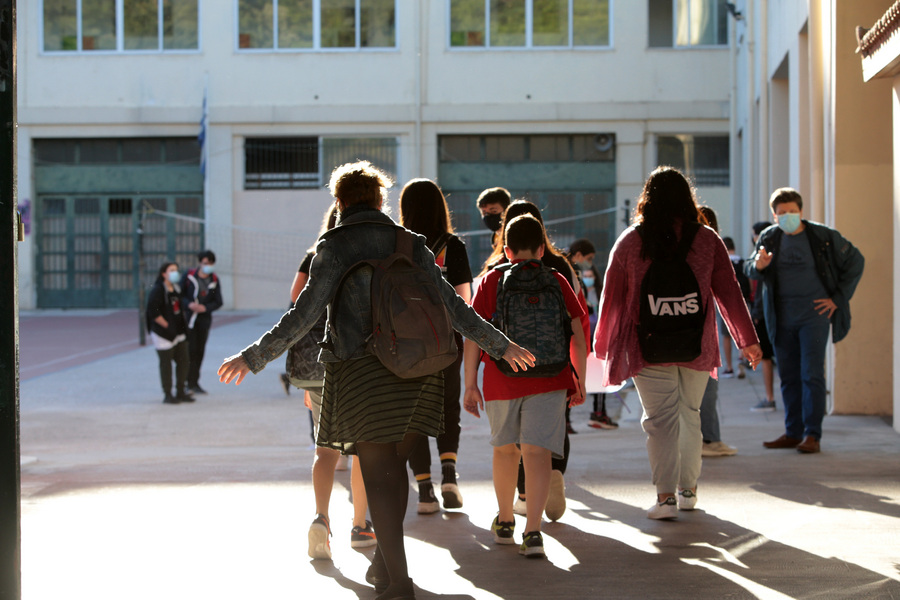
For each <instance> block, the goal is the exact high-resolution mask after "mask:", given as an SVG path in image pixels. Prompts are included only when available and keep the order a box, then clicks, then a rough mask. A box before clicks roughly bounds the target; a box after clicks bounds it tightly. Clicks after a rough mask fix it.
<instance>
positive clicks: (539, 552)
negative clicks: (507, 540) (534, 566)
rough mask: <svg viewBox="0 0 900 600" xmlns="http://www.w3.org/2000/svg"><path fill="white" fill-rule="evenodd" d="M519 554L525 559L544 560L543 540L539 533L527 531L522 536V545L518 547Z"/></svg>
mask: <svg viewBox="0 0 900 600" xmlns="http://www.w3.org/2000/svg"><path fill="white" fill-rule="evenodd" d="M519 554H521V555H522V556H524V557H525V558H544V557H545V556H547V555H546V554H545V553H544V538H543V537H542V536H541V532H540V531H529V532H528V533H526V534H525V535H523V536H522V545H521V546H519Z"/></svg>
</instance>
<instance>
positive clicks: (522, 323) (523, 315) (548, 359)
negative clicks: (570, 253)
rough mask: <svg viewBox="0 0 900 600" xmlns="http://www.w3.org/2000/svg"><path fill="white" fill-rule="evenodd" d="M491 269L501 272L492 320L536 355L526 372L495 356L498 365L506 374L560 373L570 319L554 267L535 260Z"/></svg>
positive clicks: (566, 351)
mask: <svg viewBox="0 0 900 600" xmlns="http://www.w3.org/2000/svg"><path fill="white" fill-rule="evenodd" d="M494 270H495V271H500V279H499V281H498V282H497V310H496V312H495V313H494V316H493V318H492V319H491V322H492V323H493V324H494V326H495V327H497V329H499V330H500V331H502V332H503V333H505V334H506V337H508V338H509V339H511V340H512V341H514V342H515V343H516V344H518V345H520V346H522V347H523V348H526V349H527V350H530V351H531V353H532V354H534V358H535V363H534V366H533V367H531V368H530V369H528V370H527V371H521V370H520V371H518V372H516V371H513V370H512V367H510V366H509V363H507V362H506V361H505V360H498V359H494V362H495V363H496V364H497V368H498V369H500V372H501V373H503V374H504V375H507V376H509V377H553V376H555V375H559V374H560V373H561V372H562V370H563V369H565V368H566V367H567V366H568V365H569V340H570V338H571V337H572V319H571V317H569V313H568V311H566V301H565V298H564V297H563V293H562V288H561V287H560V285H559V281H558V280H557V279H556V276H555V275H554V273H556V270H555V269H551V268H550V267H548V266H546V265H544V264H542V263H541V262H540V261H538V260H526V261H522V262H519V263H516V264H510V263H506V264H503V265H500V266H498V267H494Z"/></svg>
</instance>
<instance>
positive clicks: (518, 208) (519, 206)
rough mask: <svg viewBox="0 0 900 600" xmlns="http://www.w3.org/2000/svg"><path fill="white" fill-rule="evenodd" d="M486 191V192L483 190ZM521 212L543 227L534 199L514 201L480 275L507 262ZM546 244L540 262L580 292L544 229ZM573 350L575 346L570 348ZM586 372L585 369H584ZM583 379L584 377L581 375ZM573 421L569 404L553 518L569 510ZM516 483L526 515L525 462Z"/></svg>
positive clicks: (557, 460)
mask: <svg viewBox="0 0 900 600" xmlns="http://www.w3.org/2000/svg"><path fill="white" fill-rule="evenodd" d="M494 189H501V190H502V189H503V188H494ZM483 195H484V194H483ZM522 215H531V216H532V217H534V218H535V219H537V220H538V222H539V223H541V227H543V223H544V218H543V216H541V211H540V209H539V208H538V207H537V205H535V204H534V203H533V202H530V201H528V200H516V201H514V202H513V203H512V204H510V205H509V206H508V207H507V209H506V211H505V212H504V213H503V215H502V219H501V227H500V229H499V230H498V231H497V234H496V235H495V236H494V248H493V250H492V251H491V254H490V256H488V258H487V260H486V261H485V263H484V264H485V266H484V268H483V269H482V271H481V273H479V277H483V276H485V275H487V273H488V272H489V271H490V270H491V269H492V268H494V267H497V266H498V265H502V264H504V263H507V262H509V259H508V258H507V257H506V254H505V250H504V247H505V246H506V226H507V225H508V224H509V223H511V222H512V221H513V220H514V219H515V218H516V217H520V216H522ZM543 239H544V241H543V245H544V254H543V257H542V258H541V263H542V264H544V265H545V266H547V267H550V268H551V269H556V271H557V272H558V273H559V274H560V275H562V276H563V277H564V278H565V280H566V283H568V284H569V287H571V288H572V290H573V291H574V292H575V295H576V296H578V294H579V293H580V290H581V285H580V284H579V282H578V277H576V276H575V270H574V269H573V268H572V265H571V263H570V262H569V261H568V259H567V258H566V256H565V255H564V254H563V253H562V252H561V251H560V250H559V249H557V248H556V246H554V245H553V242H552V241H551V240H550V236H549V235H547V230H546V229H544V230H543ZM570 350H571V351H572V352H574V350H575V349H574V347H572V348H571V349H570ZM581 373H584V371H581ZM582 381H583V378H582ZM570 433H571V431H570V425H569V409H568V407H567V408H566V435H565V440H564V442H563V453H562V456H555V455H554V456H553V460H552V461H551V464H552V471H551V472H550V496H549V497H548V498H547V504H546V506H545V507H544V513H545V514H546V515H547V518H548V519H550V520H551V521H556V520H557V519H559V518H561V517H562V516H563V514H565V512H566V480H565V474H566V467H567V466H568V464H569V450H570V444H569V434H570ZM517 487H518V489H519V496H518V497H517V498H516V503H515V513H516V514H517V515H524V514H526V512H527V494H526V493H525V467H524V465H519V480H518V484H517Z"/></svg>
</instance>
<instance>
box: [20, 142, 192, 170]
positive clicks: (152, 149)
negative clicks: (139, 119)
mask: <svg viewBox="0 0 900 600" xmlns="http://www.w3.org/2000/svg"><path fill="white" fill-rule="evenodd" d="M34 164H35V166H39V167H48V166H55V165H121V164H126V165H141V164H144V165H159V164H169V165H173V164H177V165H183V166H194V165H196V166H199V165H200V144H199V143H198V142H197V138H195V137H190V138H93V139H91V138H84V139H36V140H34Z"/></svg>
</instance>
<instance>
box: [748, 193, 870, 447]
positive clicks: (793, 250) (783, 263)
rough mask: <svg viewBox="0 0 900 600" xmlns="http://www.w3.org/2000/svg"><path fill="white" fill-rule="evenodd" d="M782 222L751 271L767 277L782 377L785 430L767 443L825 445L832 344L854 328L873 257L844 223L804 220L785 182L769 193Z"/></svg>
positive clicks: (767, 304) (765, 290) (765, 237)
mask: <svg viewBox="0 0 900 600" xmlns="http://www.w3.org/2000/svg"><path fill="white" fill-rule="evenodd" d="M769 206H770V208H771V209H772V215H773V216H774V217H775V223H776V225H775V226H773V227H769V228H768V229H766V230H765V231H763V232H762V233H761V234H760V236H759V241H758V242H757V244H756V249H757V252H756V256H755V257H754V259H753V260H749V261H747V263H746V264H745V265H744V270H745V272H746V274H747V276H748V277H749V278H751V279H755V280H758V281H761V282H762V285H761V288H762V302H763V311H764V314H765V321H766V329H767V331H768V334H769V339H770V340H771V341H772V344H773V345H774V348H775V362H776V365H777V366H778V375H779V377H780V378H781V397H782V400H783V401H784V428H785V433H784V435H782V436H781V437H779V438H778V439H776V440H773V441H771V442H763V445H764V446H765V447H766V448H796V449H797V451H799V452H801V453H804V454H813V453H816V452H819V450H820V443H819V441H820V439H821V438H822V420H823V418H824V416H825V393H826V392H825V348H826V345H827V343H828V332H829V330H830V331H831V338H832V341H834V342H835V343H837V342H839V341H841V340H842V339H844V337H845V336H846V335H847V333H848V332H849V331H850V298H851V297H852V296H853V292H854V291H855V290H856V286H857V284H858V283H859V280H860V279H861V278H862V274H863V268H864V266H865V259H864V258H863V255H862V254H861V253H860V251H859V250H858V249H857V248H856V247H855V246H854V245H853V244H851V243H850V242H849V241H847V240H846V239H845V238H844V237H843V236H842V235H841V234H840V233H838V232H837V231H836V230H834V229H831V228H830V227H827V226H825V225H822V224H819V223H813V222H811V221H807V220H805V219H803V199H802V198H801V197H800V194H799V193H798V192H797V191H796V190H794V189H791V188H779V189H777V190H775V191H774V192H773V193H772V196H771V198H770V200H769Z"/></svg>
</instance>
